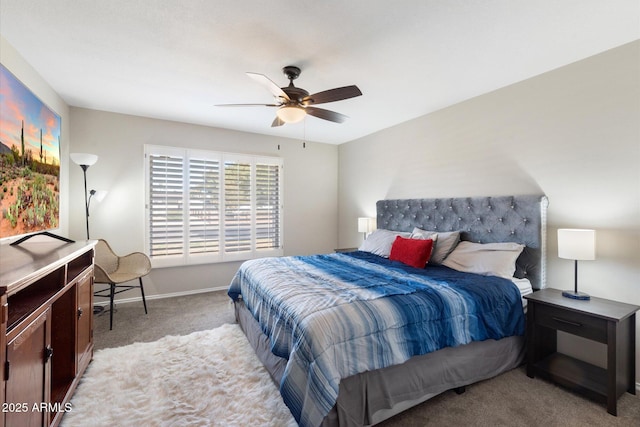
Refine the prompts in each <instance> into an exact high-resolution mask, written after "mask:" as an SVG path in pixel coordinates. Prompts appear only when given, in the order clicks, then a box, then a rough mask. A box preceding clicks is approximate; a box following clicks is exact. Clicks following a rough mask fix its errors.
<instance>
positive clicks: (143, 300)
mask: <svg viewBox="0 0 640 427" xmlns="http://www.w3.org/2000/svg"><path fill="white" fill-rule="evenodd" d="M138 280H139V281H140V293H141V294H142V304H143V305H144V314H147V301H146V300H145V299H144V287H142V277H138Z"/></svg>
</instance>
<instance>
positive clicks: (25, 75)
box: [0, 36, 69, 240]
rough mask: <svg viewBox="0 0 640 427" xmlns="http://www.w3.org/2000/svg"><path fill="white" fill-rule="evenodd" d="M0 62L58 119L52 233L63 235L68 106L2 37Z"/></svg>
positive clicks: (65, 231)
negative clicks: (56, 211)
mask: <svg viewBox="0 0 640 427" xmlns="http://www.w3.org/2000/svg"><path fill="white" fill-rule="evenodd" d="M0 63H2V65H4V66H5V67H6V68H7V69H8V70H9V71H11V73H13V75H14V76H16V77H17V78H18V80H20V81H21V82H22V84H24V85H25V86H26V87H28V88H29V90H31V92H33V93H34V94H35V95H36V96H37V97H38V98H40V100H41V101H42V102H44V103H45V104H46V105H47V106H48V107H49V108H51V109H52V110H53V111H55V112H56V113H57V114H58V115H59V116H60V119H61V129H60V132H61V133H60V227H59V228H58V230H55V231H53V233H55V234H58V235H61V236H66V235H68V224H69V222H68V208H69V197H68V195H69V185H68V182H69V179H68V177H69V167H68V166H69V161H68V159H69V106H68V105H67V104H66V103H65V102H64V100H63V99H62V98H61V97H60V96H59V95H58V94H57V93H56V92H55V91H54V90H53V89H52V88H51V86H49V84H48V83H47V82H46V81H44V80H43V79H42V77H40V75H39V74H38V73H37V72H36V71H35V70H34V69H33V68H32V67H31V65H29V64H28V63H27V62H26V61H25V60H24V58H22V56H21V55H20V54H19V53H18V52H17V51H16V50H15V49H14V48H13V46H11V45H10V44H9V43H8V42H7V41H6V40H5V39H4V38H3V37H2V36H0ZM10 240H13V239H10Z"/></svg>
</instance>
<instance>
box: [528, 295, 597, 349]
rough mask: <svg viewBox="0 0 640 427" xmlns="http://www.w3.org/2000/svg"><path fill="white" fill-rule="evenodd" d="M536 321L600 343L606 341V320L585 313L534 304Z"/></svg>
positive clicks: (541, 324)
mask: <svg viewBox="0 0 640 427" xmlns="http://www.w3.org/2000/svg"><path fill="white" fill-rule="evenodd" d="M535 310H536V311H535V316H536V323H537V324H538V325H540V326H545V327H547V328H551V329H557V330H559V331H564V332H568V333H570V334H573V335H578V336H581V337H584V338H588V339H591V340H594V341H598V342H601V343H605V344H606V343H607V321H606V320H604V319H600V318H597V317H593V316H589V315H587V314H582V313H576V312H573V311H567V310H562V309H558V308H555V307H549V306H547V305H543V304H536V306H535Z"/></svg>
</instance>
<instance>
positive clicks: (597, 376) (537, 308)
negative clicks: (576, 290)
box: [525, 289, 640, 415]
mask: <svg viewBox="0 0 640 427" xmlns="http://www.w3.org/2000/svg"><path fill="white" fill-rule="evenodd" d="M525 298H526V299H527V300H528V301H529V303H528V307H527V375H528V376H529V377H531V378H534V377H535V376H536V375H538V376H540V377H543V378H546V379H549V380H552V381H555V382H556V383H558V384H560V385H562V386H564V387H567V388H569V389H571V390H574V391H576V392H578V393H582V394H584V395H585V396H587V397H589V398H591V399H594V400H597V401H600V402H604V403H606V405H607V412H609V413H610V414H612V415H617V402H618V398H619V397H620V396H621V395H622V394H623V393H624V392H625V391H627V392H629V393H631V394H636V390H635V377H636V368H635V366H636V365H635V363H636V361H635V351H636V311H638V310H640V307H638V306H636V305H631V304H624V303H620V302H616V301H610V300H606V299H602V298H594V297H591V299H590V300H586V301H585V300H575V299H570V298H565V297H563V296H562V291H559V290H556V289H543V290H541V291H536V292H534V293H533V294H530V295H527V296H525ZM557 331H563V332H566V333H569V334H572V335H576V336H580V337H583V338H587V339H590V340H593V341H597V342H600V343H603V344H605V345H606V346H607V367H606V368H600V367H598V366H594V365H591V364H589V363H586V362H583V361H581V360H578V359H575V358H573V357H570V356H567V355H565V354H562V353H558V352H557V351H556V349H557V342H556V337H557Z"/></svg>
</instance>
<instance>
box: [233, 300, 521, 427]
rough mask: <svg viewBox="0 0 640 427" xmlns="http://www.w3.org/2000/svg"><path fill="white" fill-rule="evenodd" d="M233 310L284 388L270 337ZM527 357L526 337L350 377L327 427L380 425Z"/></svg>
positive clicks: (238, 305) (243, 311)
mask: <svg viewBox="0 0 640 427" xmlns="http://www.w3.org/2000/svg"><path fill="white" fill-rule="evenodd" d="M234 305H235V314H236V321H237V322H238V323H239V324H240V326H241V328H242V330H243V331H244V333H245V335H246V336H247V338H248V339H249V342H250V344H251V346H252V347H253V348H254V350H255V351H256V354H257V356H258V358H259V359H260V361H261V362H262V364H263V365H264V366H265V368H267V370H268V371H269V374H270V375H271V378H272V379H273V381H274V382H275V383H276V385H277V386H278V387H279V385H280V380H281V379H282V374H283V372H284V368H285V366H286V363H287V361H286V360H285V359H283V358H280V357H277V356H275V355H274V354H273V353H271V351H270V348H269V347H270V346H269V340H268V338H267V337H266V335H264V334H263V333H262V331H261V329H260V326H259V325H258V323H257V322H256V320H255V319H254V318H253V316H252V315H251V313H250V312H249V310H247V308H246V307H245V306H244V304H243V303H242V301H239V302H235V303H234ZM524 358H525V340H524V337H522V336H518V337H508V338H503V339H501V340H497V341H496V340H486V341H479V342H472V343H470V344H467V345H463V346H459V347H447V348H444V349H442V350H439V351H436V352H433V353H429V354H425V355H422V356H415V357H412V358H411V359H409V360H408V361H406V362H405V363H402V364H400V365H394V366H390V367H387V368H383V369H377V370H374V371H368V372H364V373H361V374H357V375H353V376H350V377H348V378H345V379H343V380H342V381H341V382H340V388H339V392H338V401H337V403H336V405H335V406H334V407H333V409H332V410H331V412H330V413H329V414H328V415H327V416H326V417H325V419H324V421H323V426H349V427H350V426H366V425H372V424H377V423H379V422H382V421H384V420H386V419H388V418H390V417H392V416H394V415H396V414H398V413H400V412H402V411H404V410H406V409H408V408H411V407H412V406H415V405H417V404H419V403H422V402H424V401H426V400H428V399H430V398H432V397H434V396H436V395H438V394H440V393H442V392H444V391H447V390H451V389H454V388H458V387H462V386H466V385H469V384H473V383H476V382H478V381H482V380H485V379H488V378H492V377H495V376H496V375H499V374H501V373H504V372H506V371H509V370H511V369H514V368H516V367H518V366H519V365H520V364H522V363H523V361H524Z"/></svg>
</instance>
